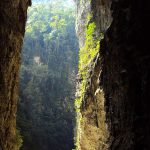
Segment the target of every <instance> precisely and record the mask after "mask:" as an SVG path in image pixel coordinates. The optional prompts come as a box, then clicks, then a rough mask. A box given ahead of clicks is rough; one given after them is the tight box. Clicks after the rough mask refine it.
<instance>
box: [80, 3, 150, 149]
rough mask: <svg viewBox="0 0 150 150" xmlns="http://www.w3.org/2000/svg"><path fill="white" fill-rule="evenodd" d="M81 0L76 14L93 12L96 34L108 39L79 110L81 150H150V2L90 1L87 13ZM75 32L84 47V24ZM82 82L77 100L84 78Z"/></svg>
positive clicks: (104, 42) (102, 46) (100, 53)
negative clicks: (103, 35) (103, 34)
mask: <svg viewBox="0 0 150 150" xmlns="http://www.w3.org/2000/svg"><path fill="white" fill-rule="evenodd" d="M80 2H81V1H80ZM82 2H83V3H80V4H79V2H78V13H79V14H78V16H84V15H83V14H82V13H84V11H86V14H88V12H87V11H88V10H90V12H92V14H93V18H92V20H93V21H94V22H95V23H96V26H97V27H96V31H95V32H96V33H97V34H100V33H101V32H103V33H105V37H104V39H103V40H101V44H100V52H99V54H98V55H97V58H96V59H95V58H94V60H93V61H92V62H91V66H93V68H92V69H90V67H89V70H88V74H89V76H88V80H87V83H86V90H85V94H84V97H83V99H82V100H83V101H82V104H81V106H80V116H81V117H80V118H82V119H83V121H82V120H81V121H80V122H81V123H80V124H79V125H80V128H79V129H77V133H79V135H80V136H79V140H78V143H77V149H78V150H106V149H107V150H109V149H110V150H149V149H150V113H149V108H150V104H149V99H150V94H149V93H150V92H149V91H150V78H149V76H150V52H149V49H150V48H149V37H148V35H149V33H150V32H149V30H150V23H149V22H148V21H147V20H149V18H150V13H149V10H150V9H149V4H148V3H149V2H148V0H146V1H142V0H138V1H137V0H136V1H135V0H111V1H102V0H100V1H96V0H92V1H91V3H90V2H89V4H90V6H88V9H86V5H84V4H85V2H84V1H83V0H82ZM86 3H87V1H86ZM81 8H83V10H82V9H81ZM89 8H90V9H89ZM84 9H85V10H84ZM110 12H111V14H112V23H111V25H110V27H109V28H108V29H107V27H108V26H109V24H110V22H111V17H110ZM85 18H86V17H80V19H81V20H82V21H81V20H80V19H79V20H80V21H79V24H80V23H81V22H85V21H84V19H85ZM77 25H78V23H77ZM77 29H78V30H77V31H78V32H79V34H78V36H79V39H80V40H81V41H82V44H81V46H82V45H84V40H83V39H84V37H83V36H85V33H82V32H85V31H84V30H83V28H81V25H79V26H78V28H77ZM106 29H107V31H106ZM93 64H94V65H93ZM78 82H79V83H78V86H77V87H78V89H77V96H78V95H80V94H79V93H80V91H81V88H80V86H79V85H80V83H81V82H82V78H79V80H78ZM97 93H98V96H97Z"/></svg>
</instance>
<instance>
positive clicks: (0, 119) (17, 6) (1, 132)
mask: <svg viewBox="0 0 150 150" xmlns="http://www.w3.org/2000/svg"><path fill="white" fill-rule="evenodd" d="M30 3H31V2H30V1H29V0H9V1H7V0H1V1H0V150H17V149H18V148H17V139H16V106H17V99H18V75H19V72H18V71H19V66H20V52H21V47H22V43H23V36H24V32H25V22H26V18H27V7H28V6H29V5H31V4H30Z"/></svg>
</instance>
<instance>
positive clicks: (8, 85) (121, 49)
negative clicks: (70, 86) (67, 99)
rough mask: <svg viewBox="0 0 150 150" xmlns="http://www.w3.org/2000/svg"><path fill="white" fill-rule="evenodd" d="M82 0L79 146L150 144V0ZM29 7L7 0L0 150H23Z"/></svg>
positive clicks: (1, 22) (25, 0)
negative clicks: (21, 93) (19, 119)
mask: <svg viewBox="0 0 150 150" xmlns="http://www.w3.org/2000/svg"><path fill="white" fill-rule="evenodd" d="M75 2H76V5H77V14H76V32H77V36H78V39H79V46H80V51H79V67H78V68H79V71H78V76H77V88H76V99H75V109H76V127H75V135H74V136H75V149H76V150H150V111H149V108H150V104H149V99H150V92H149V90H150V51H149V47H150V46H149V31H150V23H149V18H150V13H149V11H150V8H149V1H148V0H145V1H142V0H75ZM28 6H31V1H30V0H1V1H0V150H19V145H18V143H19V141H18V134H16V111H17V102H18V90H19V89H18V85H19V68H20V65H21V60H20V57H21V49H22V45H23V38H24V33H25V24H26V20H27V8H28ZM41 150H42V147H41ZM51 150H53V149H51Z"/></svg>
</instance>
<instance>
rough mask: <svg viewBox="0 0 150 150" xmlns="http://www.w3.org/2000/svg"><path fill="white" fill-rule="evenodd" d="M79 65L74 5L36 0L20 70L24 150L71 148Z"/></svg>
mask: <svg viewBox="0 0 150 150" xmlns="http://www.w3.org/2000/svg"><path fill="white" fill-rule="evenodd" d="M77 63H78V41H77V38H76V34H75V8H74V7H73V4H72V3H71V2H70V1H67V0H64V1H62V0H61V1H60V0H55V1H46V0H45V1H33V6H32V7H31V8H30V9H29V11H28V22H27V25H26V35H25V40H24V47H23V52H22V66H21V72H20V100H19V108H18V113H17V126H18V130H20V134H21V136H22V139H23V146H22V148H21V149H22V150H50V149H52V150H71V149H72V148H73V142H74V141H73V137H74V135H73V127H74V108H73V103H74V93H75V78H76V74H77V66H78V64H77ZM37 143H38V144H37Z"/></svg>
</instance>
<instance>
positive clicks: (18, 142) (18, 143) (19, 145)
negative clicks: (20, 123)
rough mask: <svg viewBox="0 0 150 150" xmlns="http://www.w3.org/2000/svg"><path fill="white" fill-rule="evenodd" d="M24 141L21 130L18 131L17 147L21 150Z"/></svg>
mask: <svg viewBox="0 0 150 150" xmlns="http://www.w3.org/2000/svg"><path fill="white" fill-rule="evenodd" d="M22 144H23V140H22V136H21V134H20V131H19V130H16V145H17V149H18V150H19V149H20V148H21V147H22Z"/></svg>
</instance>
